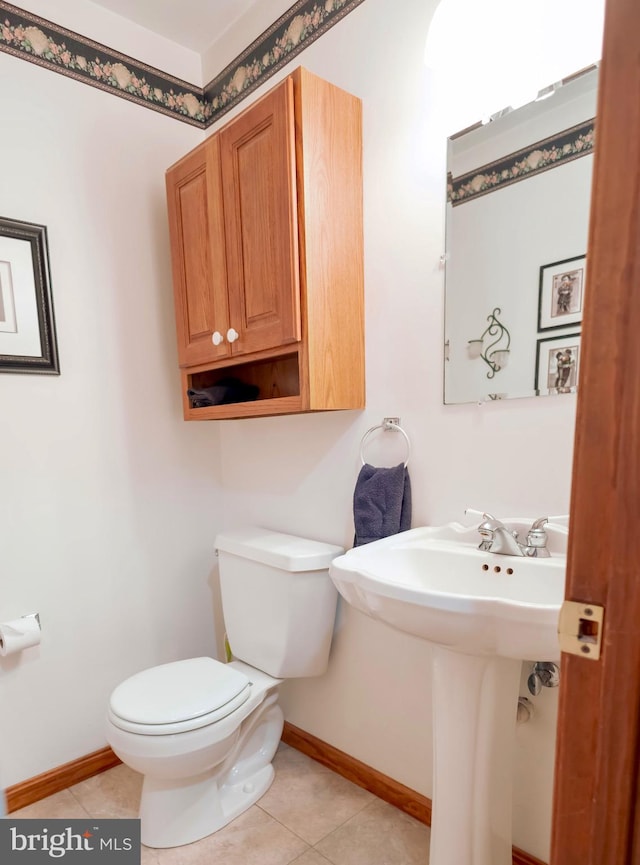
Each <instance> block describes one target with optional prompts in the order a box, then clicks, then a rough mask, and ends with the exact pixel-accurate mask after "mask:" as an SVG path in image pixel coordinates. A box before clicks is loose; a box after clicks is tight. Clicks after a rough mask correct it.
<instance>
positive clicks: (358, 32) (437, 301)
mask: <svg viewBox="0 0 640 865" xmlns="http://www.w3.org/2000/svg"><path fill="white" fill-rule="evenodd" d="M435 6H436V0H405V2H403V4H402V10H401V12H400V11H399V9H398V5H397V4H393V3H391V2H390V0H367V2H365V3H363V4H362V5H361V6H359V7H358V8H357V9H356V10H354V11H353V12H352V13H350V14H349V15H348V16H347V17H346V18H345V19H344V20H343V21H342V22H340V24H339V25H337V26H336V27H334V28H333V29H331V30H330V31H329V32H328V33H327V34H326V35H324V36H323V37H322V38H321V39H320V40H318V41H317V42H315V43H314V44H313V45H311V46H310V47H309V48H308V49H307V50H306V51H304V52H303V53H302V55H301V56H300V57H298V58H296V59H295V60H294V62H293V63H292V64H290V66H288V67H287V68H285V69H284V70H282V71H281V72H280V73H279V74H278V75H277V76H274V79H271V81H270V82H268V84H267V85H266V86H265V87H263V88H261V89H260V90H259V91H257V93H258V94H259V93H261V92H263V91H264V89H266V88H268V87H270V86H272V85H273V83H274V80H277V79H278V78H281V77H282V76H283V75H285V74H287V73H288V72H289V71H290V70H291V69H292V68H294V67H295V66H297V65H299V64H302V65H304V66H306V67H307V68H308V69H310V70H311V71H312V72H315V73H317V74H318V75H321V76H323V77H325V78H327V79H329V80H330V81H333V82H334V83H336V84H337V85H339V86H341V87H344V88H345V89H346V90H348V91H351V92H352V93H355V94H357V95H358V96H360V97H361V98H362V100H363V107H364V175H365V186H364V205H365V286H366V288H365V297H366V328H367V331H366V346H367V409H366V411H364V412H361V413H360V412H340V413H336V414H324V415H318V416H299V417H279V418H266V419H261V420H252V421H251V422H246V421H233V422H229V423H225V424H224V426H223V427H222V430H221V446H222V451H221V454H222V466H223V485H224V502H225V517H224V518H225V523H226V525H228V526H231V525H239V524H241V523H246V522H248V521H255V522H257V523H258V524H261V525H264V526H267V527H269V528H274V529H280V530H284V531H290V532H292V533H294V534H300V535H307V536H309V537H312V538H318V539H321V540H327V541H330V542H333V543H339V544H343V545H344V546H350V545H351V544H352V541H353V522H352V510H351V508H352V504H351V502H352V494H353V486H354V483H355V479H356V476H357V473H358V470H359V448H360V439H361V436H362V434H363V433H364V432H365V431H366V430H367V429H368V428H369V427H370V426H372V425H374V424H377V423H379V422H380V421H381V420H382V418H383V416H388V415H398V416H400V417H401V418H402V425H403V427H404V428H405V429H406V430H407V432H408V434H409V435H410V437H411V439H412V442H413V457H412V461H411V464H410V474H411V478H412V483H413V493H414V509H413V510H414V517H413V522H414V525H420V524H424V523H440V522H443V521H448V520H452V519H461V518H462V514H463V510H464V508H465V507H466V506H473V507H476V508H486V509H488V510H490V511H491V512H493V513H496V514H498V515H499V516H502V517H505V516H508V515H509V514H513V513H515V512H517V513H525V514H532V515H534V516H538V515H541V514H544V513H548V512H550V513H556V514H557V513H562V512H567V510H568V503H569V488H570V472H571V455H572V439H573V423H574V411H575V399H574V397H573V396H567V397H566V398H565V399H563V400H552V399H548V400H534V399H523V400H514V401H510V402H505V403H493V404H490V405H483V406H481V407H477V406H446V407H445V406H443V405H442V333H443V280H442V272H441V270H440V268H439V257H440V255H441V253H442V252H443V248H444V211H445V204H444V202H445V158H446V152H445V151H446V148H445V140H444V138H442V139H437V138H436V137H434V133H433V122H432V118H431V115H430V109H429V106H430V104H431V94H430V82H429V80H428V78H427V74H426V72H425V70H424V67H423V53H424V44H425V38H426V35H427V29H428V25H429V21H430V18H431V16H432V14H433V11H434V8H435ZM255 35H256V34H255V33H251V34H249V33H248V32H247V38H246V39H245V44H247V42H248V41H249V40H250V39H253V38H255ZM237 41H241V40H240V39H238V40H237ZM230 116H231V115H230ZM226 119H227V118H225V122H226ZM384 435H385V436H393V435H394V434H393V433H385V434H384ZM385 442H387V445H388V447H389V451H388V456H389V457H390V459H391V460H392V461H393V459H394V458H396V457H397V459H396V461H398V459H399V450H398V451H397V452H396V449H395V447H394V452H393V453H391V448H392V445H397V442H393V443H392V442H391V441H389V440H388V439H385ZM398 447H399V446H398ZM429 660H430V658H429V649H428V647H427V645H426V644H422V643H421V642H419V641H418V640H417V639H414V638H411V637H408V636H403V635H401V634H397V633H394V632H393V631H392V630H391V629H389V628H387V627H385V626H384V625H383V624H380V623H377V622H373V621H370V620H367V619H365V618H364V617H363V616H361V615H360V614H358V613H356V612H354V611H353V610H352V609H350V608H347V607H344V606H343V608H342V610H341V614H340V618H339V623H338V627H337V632H336V639H335V642H334V647H333V653H332V659H331V665H330V669H329V672H328V673H327V674H326V676H324V677H322V678H321V679H316V680H309V681H297V682H290V683H287V684H286V685H285V686H284V688H283V705H284V708H285V713H286V717H287V719H288V720H289V721H290V722H292V723H293V724H296V725H298V726H300V727H302V728H304V729H306V730H308V731H309V732H311V733H313V734H314V735H316V736H318V737H320V738H321V739H324V740H325V741H328V742H330V743H331V744H333V745H335V746H336V747H338V748H341V749H342V750H344V751H346V752H347V753H349V754H351V755H353V756H354V757H357V758H358V759H360V760H363V761H364V762H365V763H367V764H369V765H371V766H374V767H375V768H377V769H379V770H380V771H382V772H385V773H387V774H388V775H391V776H392V777H393V778H395V779H397V780H398V781H401V782H403V783H405V784H407V785H408V786H410V787H412V788H414V789H416V790H418V791H420V792H422V793H424V794H426V795H430V794H431V780H430V772H431V757H430V748H431V722H430V682H429ZM452 686H454V683H452ZM536 702H537V705H538V713H537V716H536V719H535V721H533V722H532V723H531V724H530V725H529V726H528V728H521V732H520V733H519V741H520V743H521V747H520V750H519V753H518V758H517V759H518V771H517V777H516V815H515V843H516V844H517V845H518V846H520V847H522V848H524V849H526V850H528V851H530V852H531V853H533V854H535V855H538V856H540V857H542V858H543V859H544V858H546V857H547V855H548V836H549V821H550V807H551V786H552V771H553V748H554V727H555V712H556V704H555V694H552V693H550V692H545V693H544V694H543V695H542V696H541V697H540V698H538V700H537V701H536Z"/></svg>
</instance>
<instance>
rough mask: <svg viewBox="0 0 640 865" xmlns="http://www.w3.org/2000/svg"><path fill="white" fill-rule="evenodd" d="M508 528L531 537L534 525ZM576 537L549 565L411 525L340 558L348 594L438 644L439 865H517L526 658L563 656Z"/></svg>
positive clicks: (334, 568) (434, 857)
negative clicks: (519, 729) (560, 633)
mask: <svg viewBox="0 0 640 865" xmlns="http://www.w3.org/2000/svg"><path fill="white" fill-rule="evenodd" d="M504 522H505V523H506V524H507V525H509V526H510V527H513V528H514V529H517V530H519V531H521V532H524V534H526V532H527V529H528V528H529V527H530V525H531V523H532V522H533V520H530V519H523V518H515V519H506V520H504ZM567 534H568V529H567V527H566V526H564V525H548V526H547V536H548V548H549V551H550V553H551V555H550V556H549V557H548V558H528V557H521V556H506V555H496V554H494V553H491V552H484V551H481V550H479V549H478V541H479V540H480V538H479V537H478V534H477V531H476V529H475V527H464V526H462V525H460V524H458V523H450V524H448V525H445V526H439V527H434V526H429V527H424V528H418V529H412V530H410V531H408V532H403V533H401V534H398V535H394V536H392V537H390V538H385V539H384V540H381V541H375V542H373V543H370V544H366V545H365V546H362V547H356V548H354V549H353V550H350V551H349V552H348V553H346V554H345V555H343V556H340V557H339V558H337V559H334V561H333V563H332V565H331V569H330V576H331V579H332V580H333V582H334V583H335V585H336V588H337V589H338V591H339V592H340V594H341V595H342V597H343V598H344V599H345V600H346V601H347V602H348V603H349V604H351V605H352V606H354V607H355V608H356V609H358V610H360V611H361V612H363V613H365V614H366V615H368V616H370V617H372V618H374V619H379V620H381V621H383V622H386V623H387V624H389V625H391V626H392V627H394V628H396V629H397V630H400V631H404V632H406V633H409V634H414V635H415V636H417V637H421V638H422V639H425V640H427V641H429V642H430V643H431V644H433V669H432V677H433V707H434V709H433V710H434V725H433V729H434V736H433V740H434V741H433V767H434V768H433V814H432V826H431V852H430V858H429V862H430V865H511V861H512V852H511V844H512V842H511V784H512V767H513V748H514V743H515V728H516V711H517V703H518V691H519V685H520V671H521V665H522V661H523V660H525V659H529V660H534V661H535V660H544V661H553V660H557V659H559V657H560V648H559V645H558V637H557V627H558V617H559V613H560V607H561V606H562V602H563V600H564V578H565V570H566V545H567Z"/></svg>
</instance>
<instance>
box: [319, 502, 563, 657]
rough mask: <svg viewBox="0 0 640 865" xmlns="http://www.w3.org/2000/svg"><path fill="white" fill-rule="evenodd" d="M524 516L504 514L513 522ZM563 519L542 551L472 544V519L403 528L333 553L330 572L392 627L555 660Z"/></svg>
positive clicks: (472, 647) (347, 594) (475, 649)
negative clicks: (512, 552)
mask: <svg viewBox="0 0 640 865" xmlns="http://www.w3.org/2000/svg"><path fill="white" fill-rule="evenodd" d="M531 522H532V521H531V520H525V519H512V520H505V523H506V524H507V525H508V526H513V527H514V528H519V529H521V533H520V534H521V537H524V536H526V531H527V529H528V527H529V526H530V525H531ZM567 533H568V529H567V527H566V526H559V525H552V526H547V536H548V539H549V540H548V544H549V550H550V552H551V555H550V556H549V557H548V558H528V557H523V556H504V555H496V554H494V553H487V552H483V551H481V550H479V549H478V542H479V540H480V539H479V536H478V532H477V529H476V528H475V527H471V528H469V527H464V526H462V525H460V524H459V523H450V524H448V525H445V526H440V527H432V526H431V527H424V528H418V529H411V530H410V531H408V532H402V533H401V534H398V535H393V536H392V537H390V538H385V539H383V540H381V541H375V542H373V543H371V544H366V545H364V546H362V547H356V548H355V549H353V550H350V551H349V552H348V553H346V554H345V555H343V556H340V557H339V558H337V559H334V561H333V563H332V565H331V571H330V574H331V579H332V580H333V582H334V583H335V585H336V587H337V589H338V591H339V592H340V594H341V595H342V597H343V598H344V599H345V600H346V601H348V603H350V604H351V605H352V606H354V607H356V609H358V610H360V611H361V612H363V613H366V614H367V615H368V616H371V617H372V618H375V619H380V620H382V621H384V622H386V623H387V624H389V625H392V626H393V627H394V628H396V629H397V630H400V631H405V632H407V633H409V634H414V635H415V636H417V637H422V638H423V639H425V640H429V641H430V642H432V643H436V644H437V645H440V646H445V647H448V648H450V649H452V650H455V651H459V652H464V653H469V654H473V655H477V654H482V655H498V656H500V657H503V658H515V659H519V660H524V659H533V660H535V659H540V660H557V659H558V658H559V657H560V649H559V645H558V637H557V626H558V616H559V613H560V607H561V606H562V602H563V600H564V578H565V570H566V544H567Z"/></svg>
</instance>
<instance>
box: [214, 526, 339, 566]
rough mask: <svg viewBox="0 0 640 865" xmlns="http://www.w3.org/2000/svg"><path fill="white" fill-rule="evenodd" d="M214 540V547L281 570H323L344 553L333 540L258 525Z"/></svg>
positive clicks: (223, 534) (225, 534)
mask: <svg viewBox="0 0 640 865" xmlns="http://www.w3.org/2000/svg"><path fill="white" fill-rule="evenodd" d="M215 543H216V549H217V550H221V551H222V552H225V553H233V554H234V555H236V556H242V557H243V558H245V559H252V560H253V561H255V562H262V563H263V564H265V565H271V566H272V567H274V568H280V570H283V571H322V570H326V569H327V568H328V567H329V565H330V564H331V562H332V561H333V559H335V558H336V556H341V555H342V554H343V553H344V549H343V548H342V547H337V546H335V545H334V544H325V543H323V542H322V541H311V540H308V539H306V538H299V537H297V536H296V535H287V534H283V533H282V532H272V531H271V530H270V529H262V528H259V527H257V526H249V527H247V528H244V529H236V530H235V531H229V532H222V533H221V534H219V535H218V536H217V537H216V542H215Z"/></svg>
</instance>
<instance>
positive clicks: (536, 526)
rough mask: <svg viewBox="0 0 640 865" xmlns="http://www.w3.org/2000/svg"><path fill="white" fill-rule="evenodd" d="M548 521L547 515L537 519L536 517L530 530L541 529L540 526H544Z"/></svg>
mask: <svg viewBox="0 0 640 865" xmlns="http://www.w3.org/2000/svg"><path fill="white" fill-rule="evenodd" d="M548 522H549V517H538V519H537V520H534V522H533V523H532V525H531V531H532V532H535V531H537V530H538V529H541V528H542V527H543V526H545V525H546V524H547V523H548Z"/></svg>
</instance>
